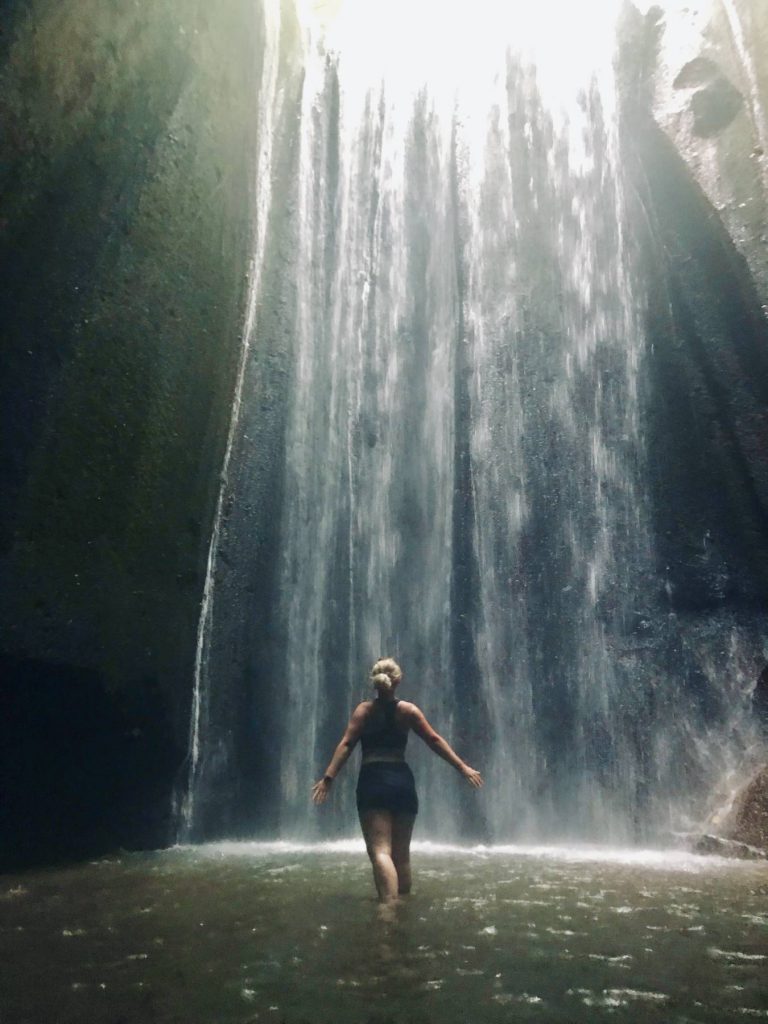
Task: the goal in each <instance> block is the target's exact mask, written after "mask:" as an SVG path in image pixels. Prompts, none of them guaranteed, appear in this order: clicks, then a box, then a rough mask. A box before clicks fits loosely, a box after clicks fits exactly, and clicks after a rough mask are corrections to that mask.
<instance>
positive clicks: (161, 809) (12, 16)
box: [0, 0, 261, 862]
mask: <svg viewBox="0 0 768 1024" xmlns="http://www.w3.org/2000/svg"><path fill="white" fill-rule="evenodd" d="M260 32H261V27H260V15H259V8H258V6H257V5H254V4H252V3H249V2H247V0H223V2H222V3H220V4H216V5H210V4H207V3H204V2H202V0H191V2H189V0H187V2H184V3H182V2H181V0H169V2H167V3H163V4H155V3H151V2H149V0H138V2H136V3H132V4H124V5H119V4H118V5H116V4H103V3H97V2H95V0H57V2H55V3H54V2H51V0H35V2H33V3H31V4H22V3H20V2H18V3H11V4H5V5H4V24H3V34H2V36H1V37H0V117H2V121H3V127H4V131H3V133H2V137H1V138H0V194H1V195H2V210H1V212H0V265H1V266H2V278H3V289H2V295H1V296H0V325H1V329H2V338H3V364H4V372H3V375H2V381H1V382H0V410H1V412H0V416H2V429H1V430H0V474H1V475H2V503H1V504H0V573H1V577H0V636H2V642H1V646H0V660H1V661H2V682H1V683H0V686H1V687H2V690H1V691H0V692H1V693H2V698H3V713H2V725H1V726H0V733H1V734H2V735H0V750H1V751H2V753H1V754H0V774H1V775H2V779H3V781H4V782H5V784H6V792H7V793H9V794H10V796H9V797H8V799H6V801H5V802H4V809H3V812H2V813H3V820H2V821H1V822H0V834H2V837H3V840H2V842H3V844H4V847H3V849H2V851H0V859H2V860H4V861H9V862H24V861H27V860H29V859H33V858H35V857H51V856H55V855H57V854H60V853H67V852H78V851H79V850H91V849H93V848H94V847H98V846H102V847H108V846H114V845H117V844H118V843H122V844H126V845H127V844H130V843H139V844H145V843H150V844H156V845H157V844H160V843H162V842H163V841H165V840H166V839H167V838H168V835H169V833H168V813H169V808H170V792H171V787H172V784H173V780H174V777H175V775H176V773H177V772H178V770H179V768H180V765H181V762H182V760H183V757H184V753H185V740H186V730H187V728H188V706H189V699H190V693H191V685H190V680H191V676H192V671H193V664H194V652H195V634H196V628H197V618H198V610H199V605H200V599H201V593H202V587H203V581H204V573H205V563H206V557H207V545H208V539H209V534H210V525H211V517H212V513H213V509H214V506H215V501H216V496H217V491H218V474H219V469H220V465H221V459H222V452H223V447H224V443H225V438H226V433H227V429H228V422H229V414H230V408H231V393H232V387H233V380H234V375H235V370H236V365H237V359H238V353H239V350H240V340H241V329H242V321H243V305H244V301H245V295H246V283H247V282H246V271H247V267H248V256H249V245H250V240H251V229H252V208H251V206H252V204H251V197H252V185H253V182H252V181H251V173H252V171H251V168H252V154H253V151H254V147H255V144H256V140H255V137H254V134H255V132H254V118H253V116H252V115H253V108H254V96H255V90H256V89H257V87H258V81H259V65H258V60H259V45H258V44H259V37H260ZM68 766H69V767H68ZM68 770H69V771H70V778H69V781H64V776H65V775H66V773H67V772H68ZM46 794H47V795H46ZM55 794H58V796H55Z"/></svg>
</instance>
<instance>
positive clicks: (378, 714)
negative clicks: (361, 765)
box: [360, 700, 408, 755]
mask: <svg viewBox="0 0 768 1024" xmlns="http://www.w3.org/2000/svg"><path fill="white" fill-rule="evenodd" d="M399 703H400V701H399V700H393V701H386V703H385V702H384V701H382V702H379V701H375V702H374V706H373V707H374V710H373V712H372V714H371V715H370V716H369V717H368V720H367V721H366V723H365V725H364V726H363V731H362V733H361V734H360V746H361V747H362V748H363V755H365V754H369V753H371V752H372V751H374V750H376V751H379V750H382V751H383V750H386V751H392V752H393V753H400V754H402V753H403V752H404V750H405V745H406V743H407V742H408V730H407V729H401V728H400V727H399V726H398V725H397V723H396V721H395V712H396V709H397V705H398V704H399Z"/></svg>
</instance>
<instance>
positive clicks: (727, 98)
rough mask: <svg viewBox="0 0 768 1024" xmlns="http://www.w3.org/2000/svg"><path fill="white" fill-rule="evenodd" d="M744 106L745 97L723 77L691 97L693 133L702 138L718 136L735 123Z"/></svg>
mask: <svg viewBox="0 0 768 1024" xmlns="http://www.w3.org/2000/svg"><path fill="white" fill-rule="evenodd" d="M743 106H744V97H743V96H742V95H741V93H740V92H739V90H738V89H737V88H736V86H735V85H733V84H732V83H731V82H729V81H728V79H727V78H724V77H723V76H722V75H721V76H720V77H719V78H716V79H715V80H714V81H713V82H710V83H709V85H707V86H705V88H703V89H699V90H698V91H697V92H695V93H694V94H693V96H692V97H691V111H692V113H693V132H694V135H698V136H700V137H701V138H708V137H709V136H711V135H717V134H719V133H720V132H721V131H723V129H724V128H727V127H728V125H729V124H730V123H731V121H733V119H734V117H736V115H737V114H738V113H739V111H740V110H741V108H742V107H743Z"/></svg>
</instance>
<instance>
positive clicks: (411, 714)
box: [397, 700, 421, 719]
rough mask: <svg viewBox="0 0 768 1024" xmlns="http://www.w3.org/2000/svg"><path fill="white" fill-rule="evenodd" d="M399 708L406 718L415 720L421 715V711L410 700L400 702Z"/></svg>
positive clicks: (398, 703)
mask: <svg viewBox="0 0 768 1024" xmlns="http://www.w3.org/2000/svg"><path fill="white" fill-rule="evenodd" d="M397 707H398V710H399V711H400V714H401V715H402V716H403V717H404V718H408V719H413V718H418V717H419V715H421V710H420V709H419V708H418V707H417V706H416V705H415V704H414V703H413V702H412V701H410V700H400V701H398V702H397Z"/></svg>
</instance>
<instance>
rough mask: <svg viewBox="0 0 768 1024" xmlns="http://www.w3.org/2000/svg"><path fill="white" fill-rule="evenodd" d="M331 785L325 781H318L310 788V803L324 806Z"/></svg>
mask: <svg viewBox="0 0 768 1024" xmlns="http://www.w3.org/2000/svg"><path fill="white" fill-rule="evenodd" d="M330 788H331V784H330V782H328V781H327V780H326V779H320V781H319V782H316V783H315V784H314V786H313V787H312V802H313V803H315V804H324V803H325V801H326V800H327V799H328V793H329V791H330Z"/></svg>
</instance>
